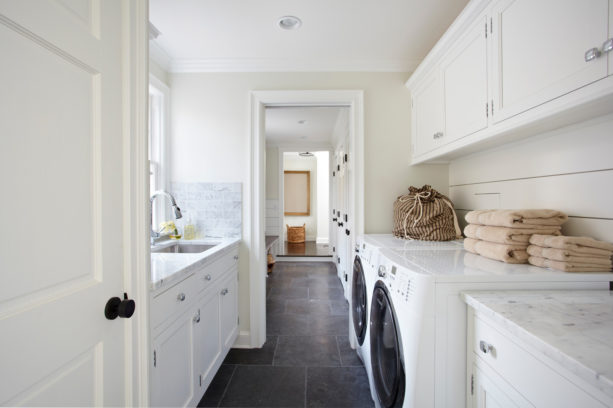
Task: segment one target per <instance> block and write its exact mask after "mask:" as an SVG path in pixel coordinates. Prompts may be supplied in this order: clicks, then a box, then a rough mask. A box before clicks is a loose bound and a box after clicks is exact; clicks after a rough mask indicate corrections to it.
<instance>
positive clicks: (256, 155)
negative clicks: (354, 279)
mask: <svg viewBox="0 0 613 408" xmlns="http://www.w3.org/2000/svg"><path fill="white" fill-rule="evenodd" d="M249 102H250V109H249V126H250V128H249V132H250V139H249V141H250V153H251V155H250V161H251V163H250V169H251V172H250V177H251V179H250V186H251V188H250V189H249V195H250V197H249V203H250V206H251V209H250V216H251V219H250V223H249V227H248V228H249V230H248V231H246V234H245V236H244V237H243V238H244V239H245V240H246V241H247V242H246V244H247V247H248V248H250V251H249V299H250V300H249V313H250V316H249V317H250V330H249V335H248V338H240V337H239V339H238V342H239V344H240V345H241V346H248V347H249V346H250V347H261V346H262V345H263V344H264V342H265V341H266V246H265V239H264V216H265V212H266V190H265V187H266V141H265V134H264V133H265V129H264V125H265V123H264V121H265V109H266V107H267V106H348V107H349V117H350V119H349V123H350V126H351V131H350V142H351V146H350V151H349V157H350V160H349V165H351V166H354V167H353V168H354V169H355V171H354V172H353V175H354V177H353V178H352V179H351V180H350V188H351V191H352V192H353V197H352V198H353V199H352V200H350V210H351V214H354V217H355V220H354V231H355V233H354V234H352V240H355V236H356V235H361V234H363V233H364V91H361V90H318V91H305V90H300V91H299V90H293V91H292V90H284V91H251V92H250V95H249ZM241 335H242V334H241ZM245 335H246V333H245Z"/></svg>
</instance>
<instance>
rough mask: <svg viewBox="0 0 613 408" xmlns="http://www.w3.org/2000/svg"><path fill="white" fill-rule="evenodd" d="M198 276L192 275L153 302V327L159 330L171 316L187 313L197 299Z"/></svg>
mask: <svg viewBox="0 0 613 408" xmlns="http://www.w3.org/2000/svg"><path fill="white" fill-rule="evenodd" d="M196 293H197V290H196V276H195V275H191V276H190V277H188V278H187V279H185V280H183V281H181V282H179V283H178V284H176V285H174V286H173V287H171V288H169V289H168V290H166V291H164V292H162V293H160V294H159V295H157V296H156V297H154V298H153V299H152V300H151V325H152V326H153V328H154V329H155V328H157V327H159V326H160V324H162V323H163V322H164V321H166V320H167V319H168V318H170V317H171V316H176V315H178V314H180V313H184V312H186V311H187V308H188V306H189V304H190V303H191V302H192V301H193V300H194V299H195V297H196Z"/></svg>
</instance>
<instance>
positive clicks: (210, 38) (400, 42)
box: [150, 0, 468, 72]
mask: <svg viewBox="0 0 613 408" xmlns="http://www.w3.org/2000/svg"><path fill="white" fill-rule="evenodd" d="M467 2H468V1H467V0H384V1H375V0H359V1H356V0H308V1H307V0H258V1H245V0H150V20H151V22H152V23H153V25H154V26H155V27H156V28H157V29H158V30H159V31H160V32H161V34H160V36H159V37H158V38H157V39H156V40H155V41H152V43H153V44H152V47H151V54H152V57H154V58H155V60H156V61H157V62H158V63H160V64H161V65H163V66H164V67H165V68H166V69H168V70H169V71H172V72H196V71H198V72H207V71H209V72H211V71H217V72H220V71H229V72H231V71H396V72H410V71H413V70H414V69H415V67H416V66H417V65H418V64H419V62H420V61H421V60H422V59H423V58H424V57H425V56H426V54H427V53H428V51H429V50H430V49H431V48H432V47H433V46H434V44H435V43H436V41H437V40H438V39H439V38H440V36H441V35H442V34H443V33H444V32H445V30H446V29H447V28H448V27H449V25H450V24H451V22H452V21H453V20H454V18H455V17H456V16H457V15H458V14H459V13H460V11H461V10H462V8H464V6H465V5H466V3H467ZM285 15H295V16H297V17H299V18H300V19H302V27H300V28H299V29H297V30H291V31H286V30H282V29H280V28H279V27H278V26H277V20H278V19H279V17H282V16H285Z"/></svg>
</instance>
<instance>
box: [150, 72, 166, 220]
mask: <svg viewBox="0 0 613 408" xmlns="http://www.w3.org/2000/svg"><path fill="white" fill-rule="evenodd" d="M148 115H149V117H148V154H149V175H150V177H152V176H153V177H155V179H156V185H155V187H154V190H168V188H169V185H168V184H169V161H168V158H169V154H168V153H169V152H168V142H169V139H170V88H169V87H168V86H167V85H166V84H165V83H164V82H162V81H161V80H160V79H158V78H157V77H156V76H154V75H153V74H150V75H149V107H148ZM149 189H150V190H151V183H150V184H149ZM152 193H153V191H149V196H151V194H152ZM164 200H165V199H162V200H156V201H155V202H154V203H153V225H152V226H153V228H154V229H155V230H157V229H158V227H159V224H160V222H162V221H164V220H168V219H169V216H170V212H169V206H168V203H166V202H162V201H164Z"/></svg>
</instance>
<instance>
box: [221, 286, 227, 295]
mask: <svg viewBox="0 0 613 408" xmlns="http://www.w3.org/2000/svg"><path fill="white" fill-rule="evenodd" d="M227 294H228V289H227V288H224V289H223V290H222V291H221V295H222V296H225V295H227Z"/></svg>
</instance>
